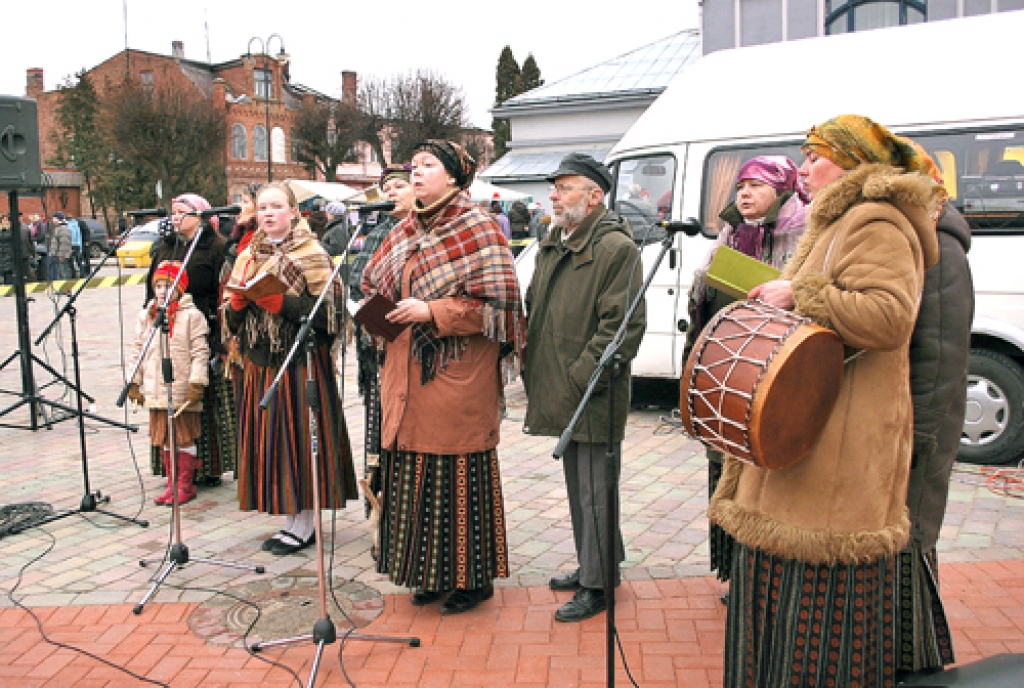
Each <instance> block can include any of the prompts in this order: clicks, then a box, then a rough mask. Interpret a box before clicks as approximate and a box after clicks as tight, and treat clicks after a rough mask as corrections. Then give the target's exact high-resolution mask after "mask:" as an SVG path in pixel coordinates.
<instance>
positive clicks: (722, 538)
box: [707, 449, 736, 583]
mask: <svg viewBox="0 0 1024 688" xmlns="http://www.w3.org/2000/svg"><path fill="white" fill-rule="evenodd" d="M707 451H708V500H710V499H711V498H712V497H713V496H714V495H715V490H717V489H718V481H719V480H721V479H722V468H723V462H724V461H725V454H723V453H722V452H720V451H715V450H714V449H708V450H707ZM708 544H709V545H710V548H711V570H712V571H717V572H718V580H720V581H722V582H723V583H724V582H726V581H728V580H729V570H730V569H731V568H732V550H733V546H734V545H735V544H736V541H735V540H733V539H732V535H729V533H727V532H726V530H725V528H723V527H722V526H720V525H718V524H717V523H711V522H710V521H709V522H708Z"/></svg>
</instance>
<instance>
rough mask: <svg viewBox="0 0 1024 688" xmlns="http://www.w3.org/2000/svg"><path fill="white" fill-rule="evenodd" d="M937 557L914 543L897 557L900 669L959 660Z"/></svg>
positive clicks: (918, 668)
mask: <svg viewBox="0 0 1024 688" xmlns="http://www.w3.org/2000/svg"><path fill="white" fill-rule="evenodd" d="M937 572H938V559H937V557H936V555H935V550H934V549H933V550H931V552H929V553H928V554H927V555H926V554H923V553H922V552H921V546H920V545H919V544H917V543H916V542H915V543H913V545H912V547H911V548H910V550H909V551H907V550H904V551H903V552H900V554H899V556H898V557H897V558H896V585H897V588H896V598H897V599H898V600H899V605H898V606H897V610H896V611H897V614H898V616H897V623H896V633H897V642H896V647H897V648H898V650H899V656H898V658H897V667H896V668H897V669H899V670H900V671H907V672H910V671H921V670H922V669H939V668H941V667H943V666H945V665H946V664H952V663H953V662H954V661H956V659H955V657H954V655H953V640H952V638H951V637H950V634H949V623H948V622H947V621H946V611H945V609H944V608H943V606H942V600H941V599H940V598H939V584H938V576H937Z"/></svg>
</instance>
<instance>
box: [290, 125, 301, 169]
mask: <svg viewBox="0 0 1024 688" xmlns="http://www.w3.org/2000/svg"><path fill="white" fill-rule="evenodd" d="M291 142H292V160H295V161H296V162H298V160H299V155H300V154H301V153H302V140H301V139H299V138H298V137H296V136H295V132H294V131H293V132H292V135H291Z"/></svg>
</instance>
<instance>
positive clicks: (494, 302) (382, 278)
mask: <svg viewBox="0 0 1024 688" xmlns="http://www.w3.org/2000/svg"><path fill="white" fill-rule="evenodd" d="M409 262H412V264H413V267H412V285H411V287H412V288H411V291H412V293H411V294H407V295H402V294H401V286H402V272H403V270H404V269H405V266H406V264H407V263H409ZM362 289H363V293H364V294H366V295H367V296H372V295H373V294H376V293H379V294H381V295H383V296H386V297H387V298H389V299H391V300H392V301H395V302H398V301H399V300H401V299H402V298H403V296H411V297H413V298H417V299H420V300H422V301H431V300H434V299H441V298H449V297H465V298H471V299H479V300H480V301H483V303H484V305H483V316H484V329H483V335H484V336H485V337H487V338H488V339H491V340H492V341H496V342H499V343H501V344H503V345H504V346H503V347H502V354H503V356H502V372H503V373H504V377H505V379H506V380H511V379H512V378H514V377H515V371H516V370H517V367H518V360H519V355H520V354H521V352H522V349H523V346H524V344H525V340H526V328H525V321H524V318H523V304H522V299H521V298H520V295H519V282H518V280H517V279H516V272H515V268H514V266H513V260H512V251H511V250H510V249H509V247H508V243H507V242H506V241H505V237H504V236H502V234H501V229H500V228H499V227H498V225H497V223H496V222H495V221H494V220H493V219H491V217H490V216H489V215H487V214H486V213H484V212H482V211H481V210H479V209H478V208H476V207H475V206H474V205H473V203H472V202H471V201H470V199H469V193H468V192H466V191H463V192H460V193H458V194H457V195H455V197H454V198H453V199H452V200H451V201H450V202H449V203H448V204H447V205H446V206H445V207H443V208H442V209H441V210H440V211H438V212H437V213H436V214H435V215H434V216H433V217H431V218H429V219H427V220H426V222H425V225H423V224H421V221H420V220H419V219H418V218H417V217H416V214H415V213H410V214H409V216H408V217H406V218H405V219H404V220H402V222H400V223H399V224H398V226H397V227H395V228H394V229H393V230H392V231H391V233H390V234H388V236H387V238H386V239H385V240H384V243H383V244H382V245H381V247H380V248H379V249H377V251H376V253H374V255H373V257H372V258H371V259H370V262H369V263H367V265H366V269H365V270H364V271H363V284H362ZM412 337H413V341H412V352H413V355H414V356H416V358H417V359H418V360H419V362H420V365H421V367H422V370H423V374H422V379H421V383H422V384H426V383H427V382H430V381H431V380H433V379H434V377H435V376H436V375H437V371H438V370H444V369H445V367H446V366H447V365H448V362H449V361H450V360H451V359H453V358H455V359H458V357H459V356H460V355H461V354H462V352H463V350H464V349H465V347H466V341H465V338H464V337H438V336H437V333H436V331H435V330H434V328H433V327H431V326H430V325H429V324H427V323H416V324H414V325H413V328H412ZM510 354H511V355H510Z"/></svg>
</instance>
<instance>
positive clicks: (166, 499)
mask: <svg viewBox="0 0 1024 688" xmlns="http://www.w3.org/2000/svg"><path fill="white" fill-rule="evenodd" d="M160 455H161V458H162V459H163V462H164V473H166V474H167V489H166V490H164V493H163V494H162V495H160V496H159V497H157V498H156V499H154V500H153V501H154V502H156V503H157V504H163V505H164V506H170V505H171V500H172V499H173V498H174V483H173V482H171V450H170V449H164V450H162V451H161V452H160Z"/></svg>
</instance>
